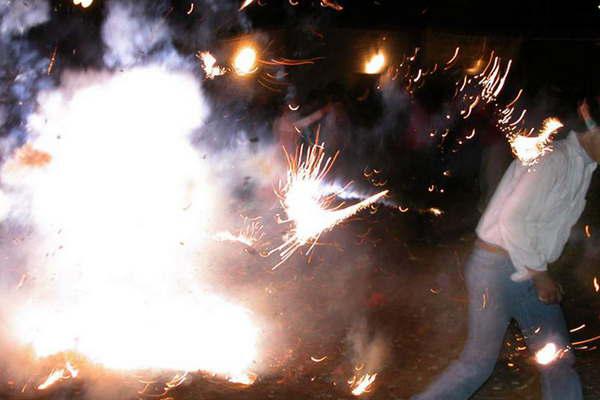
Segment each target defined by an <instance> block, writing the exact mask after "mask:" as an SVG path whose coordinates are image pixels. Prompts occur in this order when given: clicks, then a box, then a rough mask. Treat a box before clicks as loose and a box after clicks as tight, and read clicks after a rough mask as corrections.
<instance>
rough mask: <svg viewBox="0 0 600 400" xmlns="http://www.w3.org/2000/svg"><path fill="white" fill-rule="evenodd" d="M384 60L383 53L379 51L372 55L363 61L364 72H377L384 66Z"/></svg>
mask: <svg viewBox="0 0 600 400" xmlns="http://www.w3.org/2000/svg"><path fill="white" fill-rule="evenodd" d="M385 64H386V60H385V55H384V54H383V53H382V52H381V51H380V52H377V53H376V54H374V55H372V56H371V58H369V60H367V62H366V63H365V73H366V74H379V73H381V72H382V71H383V68H385Z"/></svg>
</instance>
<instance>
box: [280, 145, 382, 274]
mask: <svg viewBox="0 0 600 400" xmlns="http://www.w3.org/2000/svg"><path fill="white" fill-rule="evenodd" d="M286 156H287V157H288V163H289V170H288V174H287V181H286V182H285V184H282V183H280V191H279V193H278V194H279V196H280V198H281V204H282V206H283V208H284V210H285V213H286V215H287V220H285V221H281V222H282V223H286V222H291V223H292V224H293V228H292V229H291V231H290V232H289V236H288V239H287V240H286V241H285V242H284V243H283V244H282V245H281V246H279V247H277V248H276V249H274V250H272V251H271V253H273V252H280V255H281V262H280V263H279V264H277V265H276V266H275V268H277V267H278V266H279V265H280V264H281V263H283V262H284V261H285V260H287V259H288V258H289V257H291V255H292V254H294V252H295V251H296V250H297V249H299V248H300V247H302V246H304V245H305V244H307V243H309V242H311V243H312V245H311V247H310V248H309V250H308V252H307V253H310V251H311V250H312V249H313V247H314V246H315V244H316V243H317V241H318V239H319V237H320V236H321V234H322V233H323V232H326V231H329V230H331V229H333V227H335V226H336V225H337V224H339V223H340V222H342V221H344V220H346V219H348V218H350V217H351V216H353V215H355V214H356V213H358V212H359V211H361V210H363V209H365V208H366V207H369V206H370V205H372V204H374V203H376V202H377V201H378V200H380V199H381V198H383V197H384V196H385V195H386V194H387V193H388V191H387V190H384V191H382V192H380V193H377V194H375V195H373V196H371V197H369V198H367V199H365V200H363V201H361V202H359V203H357V204H354V205H352V206H349V207H346V208H342V204H337V205H333V203H334V200H335V198H336V197H337V196H338V195H340V197H343V191H344V188H342V189H341V190H340V192H339V193H333V194H331V193H330V191H328V190H326V188H327V185H326V184H325V182H324V179H325V177H326V175H327V173H328V172H329V171H330V170H331V168H332V166H333V163H334V161H335V158H336V157H337V153H336V155H335V156H334V157H333V158H332V157H327V158H326V154H325V148H324V144H320V145H318V144H315V145H312V146H308V147H307V148H306V152H305V151H304V146H303V145H302V146H300V147H299V148H298V149H296V155H295V157H294V158H293V159H291V158H290V157H289V155H288V154H287V153H286Z"/></svg>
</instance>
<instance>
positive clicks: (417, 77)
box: [413, 68, 423, 83]
mask: <svg viewBox="0 0 600 400" xmlns="http://www.w3.org/2000/svg"><path fill="white" fill-rule="evenodd" d="M422 75H423V71H422V70H421V68H419V72H418V73H417V76H416V77H415V79H413V82H415V83H416V82H418V81H419V79H421V76H422Z"/></svg>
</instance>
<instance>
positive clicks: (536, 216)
mask: <svg viewBox="0 0 600 400" xmlns="http://www.w3.org/2000/svg"><path fill="white" fill-rule="evenodd" d="M561 160H562V159H561V158H560V157H554V158H552V159H550V158H548V159H543V160H542V162H541V163H540V165H537V166H536V167H535V168H536V169H535V170H533V171H526V167H523V166H521V165H519V166H517V167H516V168H515V170H514V173H515V175H516V174H519V175H518V179H519V181H518V183H517V185H516V187H515V190H514V191H513V193H512V194H511V196H510V197H509V198H508V200H507V201H506V202H505V204H504V207H503V210H502V213H501V215H500V220H499V225H500V231H501V233H502V236H503V239H504V243H505V245H506V247H507V249H506V250H508V251H509V253H510V256H511V259H512V261H513V263H514V264H515V267H516V268H517V270H518V271H520V272H521V273H522V274H524V275H525V276H527V277H529V278H531V279H532V281H533V283H534V285H535V288H536V291H537V294H538V298H539V299H540V300H541V301H542V302H544V303H558V302H560V301H561V299H562V290H561V288H560V286H559V285H558V284H556V283H555V282H554V280H553V279H552V278H551V277H550V275H549V274H548V272H547V266H548V257H549V254H547V252H548V249H545V248H544V246H543V243H542V240H544V238H543V234H544V232H542V229H543V226H542V225H541V224H540V222H541V221H540V218H541V217H542V213H540V212H539V211H540V207H545V206H546V207H547V204H544V203H545V202H547V201H552V200H551V198H550V197H549V194H550V192H551V189H552V187H553V186H554V184H555V176H556V175H555V174H556V173H557V172H558V169H560V168H561V166H560V165H559V164H560V161H561Z"/></svg>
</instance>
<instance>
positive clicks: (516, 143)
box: [509, 118, 563, 165]
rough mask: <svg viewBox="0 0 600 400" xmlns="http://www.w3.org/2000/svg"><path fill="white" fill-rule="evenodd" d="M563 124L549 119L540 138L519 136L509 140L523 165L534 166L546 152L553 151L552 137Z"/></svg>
mask: <svg viewBox="0 0 600 400" xmlns="http://www.w3.org/2000/svg"><path fill="white" fill-rule="evenodd" d="M562 126H563V124H562V123H561V122H560V121H559V120H558V119H556V118H548V119H546V120H545V121H544V125H543V127H542V129H541V131H540V134H539V135H538V136H524V135H517V136H515V137H512V138H510V139H509V142H510V146H511V147H512V151H513V153H514V154H515V156H516V157H517V158H518V159H519V160H520V161H521V162H522V163H523V165H533V164H535V163H536V162H537V160H538V159H539V158H540V157H542V156H543V155H544V154H545V153H546V152H548V151H552V148H551V147H550V144H551V142H552V139H551V137H550V136H551V135H552V134H553V133H554V132H556V130H557V129H559V128H561V127H562Z"/></svg>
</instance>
